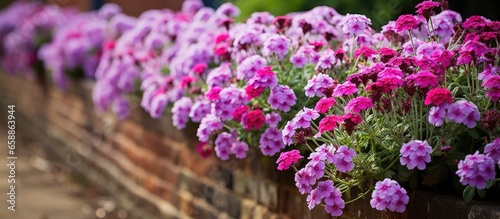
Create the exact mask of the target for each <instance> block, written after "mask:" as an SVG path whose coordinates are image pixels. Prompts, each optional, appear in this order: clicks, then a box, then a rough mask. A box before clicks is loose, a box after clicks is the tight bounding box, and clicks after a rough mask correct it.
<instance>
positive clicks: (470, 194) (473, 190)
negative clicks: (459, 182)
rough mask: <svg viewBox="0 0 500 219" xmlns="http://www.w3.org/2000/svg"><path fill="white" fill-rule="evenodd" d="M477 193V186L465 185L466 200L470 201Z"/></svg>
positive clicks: (464, 194) (464, 195)
mask: <svg viewBox="0 0 500 219" xmlns="http://www.w3.org/2000/svg"><path fill="white" fill-rule="evenodd" d="M475 194H476V188H474V187H470V186H467V187H465V189H464V192H463V194H462V195H463V197H464V200H465V202H470V201H472V199H473V198H474V195H475Z"/></svg>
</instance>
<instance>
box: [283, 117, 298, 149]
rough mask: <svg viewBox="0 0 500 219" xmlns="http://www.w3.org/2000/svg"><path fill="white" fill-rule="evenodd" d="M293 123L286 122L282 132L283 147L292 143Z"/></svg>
mask: <svg viewBox="0 0 500 219" xmlns="http://www.w3.org/2000/svg"><path fill="white" fill-rule="evenodd" d="M296 125H297V124H296V122H295V121H293V120H292V121H288V122H286V125H285V127H284V128H283V130H282V132H281V133H282V139H283V143H284V144H285V145H291V144H292V143H293V135H295V126H296Z"/></svg>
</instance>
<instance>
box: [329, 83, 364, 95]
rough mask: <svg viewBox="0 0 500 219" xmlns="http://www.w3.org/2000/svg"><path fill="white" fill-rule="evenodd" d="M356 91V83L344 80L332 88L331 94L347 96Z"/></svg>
mask: <svg viewBox="0 0 500 219" xmlns="http://www.w3.org/2000/svg"><path fill="white" fill-rule="evenodd" d="M356 92H358V88H357V87H356V85H355V84H353V83H351V82H350V81H346V82H344V83H342V84H339V85H337V86H336V87H335V89H333V93H332V96H333V97H340V96H349V95H351V94H354V93H356Z"/></svg>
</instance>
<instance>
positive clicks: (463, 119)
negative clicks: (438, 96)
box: [446, 100, 481, 128]
mask: <svg viewBox="0 0 500 219" xmlns="http://www.w3.org/2000/svg"><path fill="white" fill-rule="evenodd" d="M447 111H448V113H447V115H446V117H447V118H448V119H450V120H452V121H454V122H456V123H462V124H464V125H465V126H467V127H468V128H474V127H476V125H477V121H479V119H480V118H481V115H480V114H479V110H478V109H477V106H476V105H474V104H473V103H471V102H468V101H466V100H459V101H456V102H455V103H452V104H450V106H448V109H447Z"/></svg>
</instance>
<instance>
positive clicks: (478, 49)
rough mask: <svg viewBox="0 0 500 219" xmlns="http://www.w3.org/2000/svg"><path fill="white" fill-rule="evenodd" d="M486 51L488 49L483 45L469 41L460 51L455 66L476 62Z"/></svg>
mask: <svg viewBox="0 0 500 219" xmlns="http://www.w3.org/2000/svg"><path fill="white" fill-rule="evenodd" d="M488 51H489V49H488V47H487V46H486V45H485V44H484V43H481V42H479V41H475V40H469V41H467V42H466V43H465V44H464V45H463V46H462V48H461V49H460V52H459V54H460V55H459V56H458V59H457V65H464V64H470V63H471V62H472V61H477V60H478V59H479V58H480V57H481V56H483V55H484V54H486V53H487V52H488Z"/></svg>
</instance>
